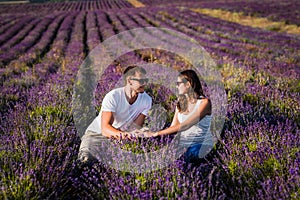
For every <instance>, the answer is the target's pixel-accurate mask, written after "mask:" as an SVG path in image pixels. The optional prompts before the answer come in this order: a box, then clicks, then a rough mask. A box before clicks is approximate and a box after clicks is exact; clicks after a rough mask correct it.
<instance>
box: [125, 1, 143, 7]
mask: <svg viewBox="0 0 300 200" xmlns="http://www.w3.org/2000/svg"><path fill="white" fill-rule="evenodd" d="M128 2H129V3H131V4H132V5H133V6H134V7H136V8H138V7H145V5H144V4H143V3H141V2H139V1H138V0H128Z"/></svg>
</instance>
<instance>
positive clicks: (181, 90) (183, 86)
mask: <svg viewBox="0 0 300 200" xmlns="http://www.w3.org/2000/svg"><path fill="white" fill-rule="evenodd" d="M187 84H188V82H187V81H186V79H184V78H183V77H180V76H178V77H177V81H176V87H177V89H178V94H186V93H187V91H188V88H187Z"/></svg>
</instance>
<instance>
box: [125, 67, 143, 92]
mask: <svg viewBox="0 0 300 200" xmlns="http://www.w3.org/2000/svg"><path fill="white" fill-rule="evenodd" d="M128 78H129V84H130V87H131V88H132V89H133V90H135V91H136V92H137V93H143V92H144V91H145V85H146V84H147V83H148V78H146V75H145V74H143V73H140V72H136V73H135V74H134V75H133V76H130V77H128Z"/></svg>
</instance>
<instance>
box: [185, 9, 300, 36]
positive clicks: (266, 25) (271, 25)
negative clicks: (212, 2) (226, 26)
mask: <svg viewBox="0 0 300 200" xmlns="http://www.w3.org/2000/svg"><path fill="white" fill-rule="evenodd" d="M191 10H192V11H194V12H198V13H202V14H206V15H209V16H212V17H216V18H220V19H223V20H227V21H230V22H234V23H238V24H241V25H244V26H251V27H256V28H262V29H267V30H272V31H278V32H286V33H290V34H300V27H299V26H297V25H288V24H285V23H284V22H274V21H270V20H268V19H267V18H263V17H252V16H246V15H244V14H243V13H241V12H229V11H225V10H220V9H207V8H205V9H202V8H196V9H191Z"/></svg>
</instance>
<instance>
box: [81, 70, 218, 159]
mask: <svg viewBox="0 0 300 200" xmlns="http://www.w3.org/2000/svg"><path fill="white" fill-rule="evenodd" d="M123 78H124V81H125V86H124V87H121V88H117V89H114V90H112V91H110V92H109V93H108V94H107V95H106V96H105V97H104V99H103V102H102V107H101V111H100V113H99V115H98V116H97V117H96V118H95V119H94V121H93V122H92V123H91V124H90V125H89V127H88V128H87V130H86V132H85V134H84V136H83V137H82V138H81V140H82V141H81V145H80V149H79V155H78V158H79V160H80V161H82V162H84V163H85V162H89V161H90V159H93V158H92V157H93V156H92V155H91V151H92V150H93V148H94V147H95V146H97V143H99V141H100V140H102V139H105V138H116V139H122V138H129V139H130V138H131V134H130V132H132V131H133V130H139V129H141V128H142V126H143V123H144V120H145V117H146V116H147V114H148V111H149V110H150V109H151V106H152V99H151V97H150V96H149V95H148V94H147V93H145V92H144V90H145V85H146V84H147V82H148V78H146V70H145V69H144V68H141V67H138V66H129V67H127V68H126V69H125V71H124V73H123ZM176 87H177V89H178V93H179V96H178V103H177V106H176V111H175V115H174V118H173V121H172V124H171V126H170V127H168V128H166V129H164V130H160V131H158V132H154V133H153V132H146V133H144V135H146V136H147V137H157V136H162V135H167V134H173V133H177V132H180V134H181V135H180V143H179V144H180V145H183V146H184V147H188V148H187V150H186V152H185V153H184V159H185V160H186V161H188V162H189V161H193V160H197V159H198V158H199V155H200V152H199V151H200V149H201V146H202V145H203V144H205V143H211V142H210V141H212V137H211V133H210V122H211V110H212V108H211V102H210V100H209V99H207V98H205V96H204V94H203V90H202V86H201V83H200V80H199V78H198V76H197V74H196V72H195V71H193V70H185V71H182V72H180V73H179V75H178V77H177V82H176ZM137 132H139V131H137Z"/></svg>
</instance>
